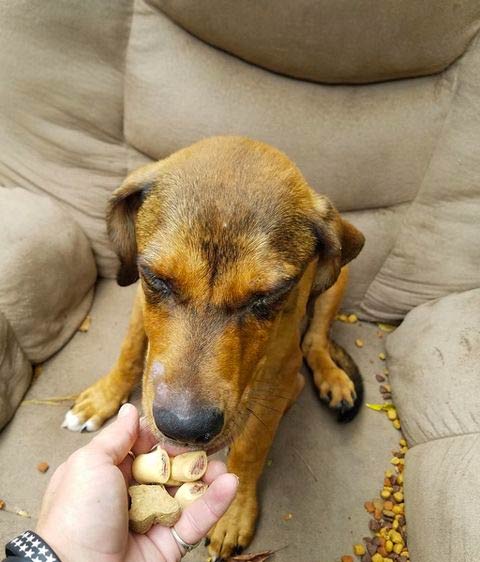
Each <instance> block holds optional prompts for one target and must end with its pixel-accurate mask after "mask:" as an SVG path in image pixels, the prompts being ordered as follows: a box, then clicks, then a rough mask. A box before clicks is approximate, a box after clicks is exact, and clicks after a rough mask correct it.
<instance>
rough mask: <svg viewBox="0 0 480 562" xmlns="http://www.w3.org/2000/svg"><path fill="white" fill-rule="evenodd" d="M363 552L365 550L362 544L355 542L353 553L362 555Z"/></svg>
mask: <svg viewBox="0 0 480 562" xmlns="http://www.w3.org/2000/svg"><path fill="white" fill-rule="evenodd" d="M365 552H366V550H365V547H364V546H363V544H356V545H354V546H353V553H354V554H355V556H363V555H364V554H365Z"/></svg>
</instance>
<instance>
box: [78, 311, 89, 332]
mask: <svg viewBox="0 0 480 562" xmlns="http://www.w3.org/2000/svg"><path fill="white" fill-rule="evenodd" d="M91 323H92V317H91V316H90V314H88V315H87V316H85V318H84V319H83V322H82V323H81V324H80V326H79V327H78V331H79V332H88V330H90V325H91Z"/></svg>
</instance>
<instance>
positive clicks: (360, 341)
mask: <svg viewBox="0 0 480 562" xmlns="http://www.w3.org/2000/svg"><path fill="white" fill-rule="evenodd" d="M355 345H356V346H357V347H363V345H364V344H363V340H361V339H358V340H355Z"/></svg>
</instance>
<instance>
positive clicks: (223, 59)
mask: <svg viewBox="0 0 480 562" xmlns="http://www.w3.org/2000/svg"><path fill="white" fill-rule="evenodd" d="M232 9H233V7H232ZM452 86H453V83H452V82H451V81H450V79H449V77H448V76H443V75H437V76H432V77H429V78H421V79H416V80H402V81H396V82H389V83H385V84H376V85H371V86H369V87H364V88H361V87H355V86H341V87H336V88H332V87H331V86H324V85H317V84H312V83H308V82H302V81H299V80H292V79H290V78H286V77H284V76H279V75H277V74H274V73H271V72H268V71H265V70H263V69H260V68H258V67H255V66H253V65H251V64H247V63H245V62H243V61H241V60H239V59H237V58H235V57H233V56H231V55H228V54H226V53H224V52H222V51H219V50H217V49H214V48H212V47H210V46H209V45H205V44H204V43H202V42H201V41H198V40H197V39H196V38H195V37H192V35H190V34H189V33H187V32H186V31H184V30H183V29H181V28H179V27H178V26H176V25H175V24H174V23H172V21H170V20H169V19H168V18H167V17H166V16H165V15H164V14H162V12H160V11H159V10H156V9H154V8H152V7H150V6H149V5H147V4H146V3H145V2H144V1H143V0H136V8H135V17H134V19H133V22H132V31H131V37H130V44H129V53H128V60H127V68H126V80H125V136H126V140H127V141H128V143H129V144H131V145H132V146H133V147H135V148H136V149H137V150H138V151H140V152H142V153H144V154H147V155H148V156H150V157H151V158H152V159H156V160H158V159H161V158H164V157H166V156H168V155H169V154H171V153H172V152H174V151H175V150H178V149H180V148H183V147H184V146H188V145H189V144H191V143H193V142H196V141H197V140H199V139H201V138H202V137H207V136H212V135H218V134H232V135H246V136H249V137H253V138H257V139H259V140H262V141H264V142H267V143H270V144H272V145H274V146H276V147H278V148H280V149H281V150H283V151H284V152H285V153H286V154H287V155H288V156H289V157H290V158H292V160H294V161H295V162H296V164H297V165H298V167H299V168H300V170H301V171H302V173H303V174H304V175H305V177H306V179H307V181H308V182H309V183H310V184H311V185H312V187H314V188H315V189H316V190H318V191H319V192H320V193H323V194H325V195H327V196H329V197H330V198H331V199H332V200H333V201H334V203H335V204H336V205H337V207H338V208H339V209H340V210H342V211H345V210H357V209H369V208H378V207H383V206H390V205H395V204H398V203H404V202H408V201H410V200H412V199H413V198H414V197H415V195H416V193H417V190H418V187H419V185H420V183H421V181H422V178H423V176H424V174H425V168H426V166H427V165H428V162H429V159H430V156H431V153H432V151H433V149H434V146H435V143H436V140H437V138H438V135H439V134H440V131H441V128H442V124H443V122H444V120H445V117H446V115H447V113H448V108H449V103H450V97H451V94H452Z"/></svg>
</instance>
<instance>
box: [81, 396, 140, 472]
mask: <svg viewBox="0 0 480 562" xmlns="http://www.w3.org/2000/svg"><path fill="white" fill-rule="evenodd" d="M137 437H138V412H137V409H136V408H135V406H134V405H133V404H129V403H126V404H124V405H123V406H122V407H121V408H120V410H119V411H118V415H117V419H116V420H115V421H114V422H113V423H111V424H110V425H109V426H107V427H106V428H105V429H102V431H101V432H100V433H99V434H98V435H97V436H96V437H94V438H93V439H92V440H91V441H90V443H89V444H88V445H87V446H86V448H87V449H89V450H90V451H95V453H97V454H98V453H101V454H104V455H106V456H108V457H109V458H110V459H111V461H112V462H113V464H115V465H118V464H120V463H121V462H122V461H123V459H124V458H125V457H126V456H127V455H128V453H129V451H130V449H131V448H132V447H133V444H134V443H135V441H136V439H137Z"/></svg>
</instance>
